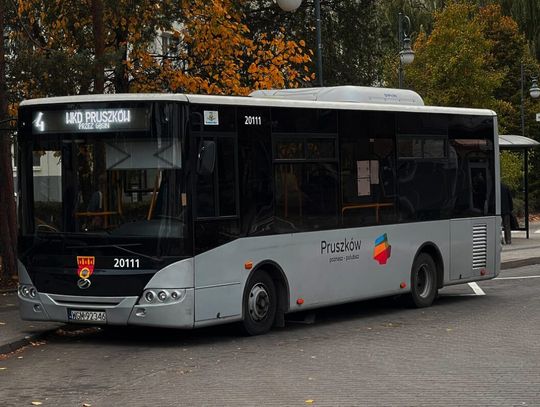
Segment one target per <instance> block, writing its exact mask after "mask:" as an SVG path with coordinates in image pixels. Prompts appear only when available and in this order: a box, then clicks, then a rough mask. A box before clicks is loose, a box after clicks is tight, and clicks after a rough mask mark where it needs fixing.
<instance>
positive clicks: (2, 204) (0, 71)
mask: <svg viewBox="0 0 540 407" xmlns="http://www.w3.org/2000/svg"><path fill="white" fill-rule="evenodd" d="M4 30H5V1H4V0H0V33H1V34H2V38H4ZM9 124H10V123H9V121H8V105H7V86H6V59H5V48H4V41H0V257H2V260H3V261H2V263H3V267H2V271H1V274H0V279H2V278H6V277H8V276H15V274H16V272H17V269H16V254H15V253H16V242H17V220H16V210H15V199H14V196H13V170H12V167H11V138H10V137H9V134H10V133H9V131H7V130H5V129H7V128H8V127H9Z"/></svg>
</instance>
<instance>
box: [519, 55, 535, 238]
mask: <svg viewBox="0 0 540 407" xmlns="http://www.w3.org/2000/svg"><path fill="white" fill-rule="evenodd" d="M524 87H525V67H524V66H523V62H522V63H521V136H522V137H525V91H524ZM529 95H531V97H532V98H533V99H537V98H538V97H539V96H540V88H539V87H538V79H537V78H532V85H531V87H530V88H529ZM523 154H524V157H523V187H524V191H523V194H524V199H525V231H526V237H527V239H528V238H529V188H528V184H529V176H528V173H529V171H528V170H529V160H528V153H527V149H525V150H524V153H523Z"/></svg>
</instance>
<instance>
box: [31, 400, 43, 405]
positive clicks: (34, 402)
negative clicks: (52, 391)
mask: <svg viewBox="0 0 540 407" xmlns="http://www.w3.org/2000/svg"><path fill="white" fill-rule="evenodd" d="M42 404H43V403H42V402H41V401H32V405H33V406H41V405H42Z"/></svg>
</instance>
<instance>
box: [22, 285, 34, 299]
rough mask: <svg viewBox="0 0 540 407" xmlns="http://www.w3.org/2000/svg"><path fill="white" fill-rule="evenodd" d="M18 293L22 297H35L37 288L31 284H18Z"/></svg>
mask: <svg viewBox="0 0 540 407" xmlns="http://www.w3.org/2000/svg"><path fill="white" fill-rule="evenodd" d="M19 295H20V296H21V297H23V298H36V297H37V290H36V289H35V288H34V287H33V286H31V285H24V284H23V285H20V286H19Z"/></svg>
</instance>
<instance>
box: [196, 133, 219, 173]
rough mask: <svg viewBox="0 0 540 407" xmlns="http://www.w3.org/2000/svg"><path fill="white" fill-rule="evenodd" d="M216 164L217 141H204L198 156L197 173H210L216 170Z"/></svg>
mask: <svg viewBox="0 0 540 407" xmlns="http://www.w3.org/2000/svg"><path fill="white" fill-rule="evenodd" d="M215 165H216V143H214V142H213V141H207V140H205V141H203V142H202V143H201V147H200V148H199V156H198V157H197V174H199V175H210V174H212V173H213V172H214V166H215Z"/></svg>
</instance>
